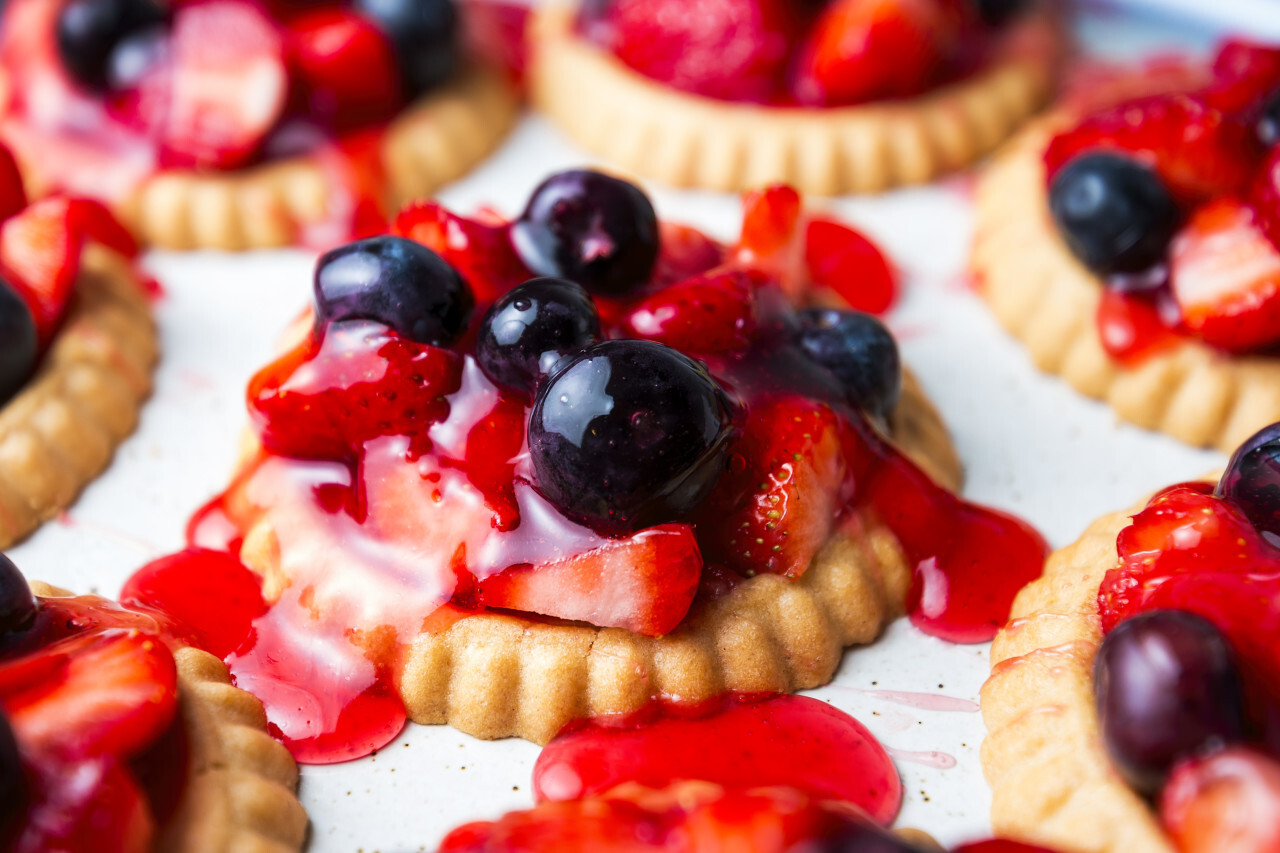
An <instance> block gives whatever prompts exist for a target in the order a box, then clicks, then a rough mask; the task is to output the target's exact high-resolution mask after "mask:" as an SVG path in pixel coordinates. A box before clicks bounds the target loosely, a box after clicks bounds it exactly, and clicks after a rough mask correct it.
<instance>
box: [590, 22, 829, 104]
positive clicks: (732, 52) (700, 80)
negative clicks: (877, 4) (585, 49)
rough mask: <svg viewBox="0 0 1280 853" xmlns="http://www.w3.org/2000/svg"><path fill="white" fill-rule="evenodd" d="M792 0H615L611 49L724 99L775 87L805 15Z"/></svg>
mask: <svg viewBox="0 0 1280 853" xmlns="http://www.w3.org/2000/svg"><path fill="white" fill-rule="evenodd" d="M800 5H801V4H798V3H795V2H793V0H699V2H697V3H690V2H688V0H615V2H614V3H613V4H612V5H611V6H610V7H609V9H608V11H607V13H606V15H607V18H606V22H607V24H608V31H609V32H610V33H611V34H612V45H611V46H612V48H613V52H614V54H615V55H616V56H617V57H618V58H619V59H621V60H622V61H623V62H624V63H626V64H627V65H629V66H631V67H632V68H634V69H635V70H636V71H639V72H640V73H641V74H643V75H645V76H646V77H651V78H653V79H655V80H658V81H660V82H663V83H666V84H667V85H669V86H671V87H673V88H676V89H681V90H684V91H686V92H692V93H694V94H696V95H704V96H706V97H709V98H718V99H721V100H729V101H756V102H766V101H770V100H773V99H774V98H776V97H778V96H779V95H781V94H782V84H783V82H784V81H785V79H786V71H787V64H788V62H789V61H790V58H791V45H792V43H793V40H794V39H795V38H796V36H797V35H798V34H799V33H800V32H801V30H802V28H803V25H804V22H805V17H806V16H805V14H804V12H803V11H802V10H801V9H800Z"/></svg>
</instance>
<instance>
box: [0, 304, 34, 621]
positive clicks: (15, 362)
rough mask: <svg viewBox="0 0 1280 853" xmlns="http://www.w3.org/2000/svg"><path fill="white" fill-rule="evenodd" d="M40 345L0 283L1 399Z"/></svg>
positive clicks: (19, 382) (24, 311) (22, 378)
mask: <svg viewBox="0 0 1280 853" xmlns="http://www.w3.org/2000/svg"><path fill="white" fill-rule="evenodd" d="M38 345H39V342H38V340H37V338H36V323H35V319H34V318H33V317H32V316H31V309H30V308H28V307H27V303H26V302H25V301H23V299H22V297H20V296H19V295H18V294H17V293H16V292H15V291H14V289H13V287H12V285H10V284H9V283H8V282H6V281H0V400H9V399H10V398H12V397H13V395H14V394H17V393H18V391H20V390H21V389H22V386H23V385H25V384H26V382H27V379H28V377H30V376H31V371H32V370H34V369H35V366H36V354H37V348H38ZM3 622H4V619H3V617H2V616H0V623H3Z"/></svg>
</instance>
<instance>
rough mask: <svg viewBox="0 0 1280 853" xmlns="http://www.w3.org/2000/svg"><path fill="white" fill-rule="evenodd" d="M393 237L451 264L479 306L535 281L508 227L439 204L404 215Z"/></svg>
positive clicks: (415, 206)
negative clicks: (521, 258)
mask: <svg viewBox="0 0 1280 853" xmlns="http://www.w3.org/2000/svg"><path fill="white" fill-rule="evenodd" d="M391 233H392V234H396V235H398V236H400V237H407V238H409V239H410V240H417V241H418V242H419V243H421V244H422V245H424V246H426V247H427V248H428V249H431V250H432V251H434V252H435V253H436V254H438V255H439V256H440V257H442V258H444V259H445V260H446V261H448V263H449V265H450V266H452V267H453V268H454V269H456V270H457V271H458V272H459V273H461V274H462V277H463V278H465V279H466V280H467V284H469V285H471V292H472V293H474V294H475V297H476V302H478V303H485V302H489V301H492V300H493V299H496V298H497V297H498V296H500V295H501V294H503V293H506V292H507V291H508V290H510V289H511V288H513V287H515V286H516V285H517V284H520V283H521V282H524V281H527V280H529V279H530V278H533V273H531V272H530V271H529V268H528V267H526V266H525V265H524V262H523V261H521V260H520V258H519V257H518V256H517V255H516V252H515V249H513V248H512V247H511V238H510V236H509V234H508V229H507V227H506V225H505V224H489V223H486V222H480V221H477V220H475V219H467V218H465V217H462V216H457V215H455V214H453V213H450V212H449V211H448V210H445V208H444V207H442V206H441V205H439V204H436V203H435V202H419V203H417V204H413V205H410V206H409V207H406V208H405V209H404V210H403V211H401V212H400V215H399V216H397V217H396V221H395V223H394V224H393V225H392V227H391Z"/></svg>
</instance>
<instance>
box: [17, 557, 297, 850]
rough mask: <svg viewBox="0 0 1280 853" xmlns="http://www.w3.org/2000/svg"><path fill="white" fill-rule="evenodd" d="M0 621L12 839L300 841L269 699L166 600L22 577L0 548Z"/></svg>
mask: <svg viewBox="0 0 1280 853" xmlns="http://www.w3.org/2000/svg"><path fill="white" fill-rule="evenodd" d="M33 593H34V595H33ZM0 630H2V631H3V634H0V788H2V789H3V792H4V797H3V801H4V808H3V815H0V836H2V837H3V844H4V849H5V850H10V851H14V853H36V851H48V850H58V851H66V853H141V852H142V851H150V850H155V851H174V853H178V851H182V853H195V852H196V851H200V853H217V851H227V853H230V851H238V850H254V851H262V853H285V851H290V850H300V849H301V848H302V842H303V838H304V836H305V834H306V826H307V816H306V813H305V812H304V811H303V809H302V805H301V804H300V803H299V802H298V800H297V798H296V797H295V796H294V789H295V788H296V787H297V783H298V771H297V766H296V765H295V764H294V762H293V759H292V758H290V756H289V753H288V751H287V750H286V749H285V748H284V747H283V746H281V745H280V743H279V742H278V741H276V740H274V739H273V738H272V737H271V736H270V735H269V734H267V728H266V717H265V716H264V715H263V712H262V704H261V703H260V702H259V701H258V700H256V699H254V698H253V697H252V696H250V695H249V694H247V693H245V692H244V691H242V690H238V689H236V688H235V687H232V686H231V684H230V679H229V676H228V675H227V670H226V667H225V666H224V665H223V664H222V662H221V661H219V660H218V659H217V658H216V657H214V656H213V655H211V654H209V653H208V652H204V651H200V650H197V649H195V648H193V647H192V646H191V644H190V642H189V639H188V638H187V637H186V636H185V635H184V634H183V633H182V630H181V629H179V628H177V627H176V626H175V625H174V624H173V623H172V622H171V620H169V619H168V618H167V617H165V616H164V615H163V614H161V613H158V612H157V611H154V610H148V609H145V608H131V607H125V606H122V605H120V604H116V603H115V602H113V601H108V600H106V599H103V598H99V597H97V596H92V595H87V596H74V595H72V594H71V593H68V592H65V591H63V590H59V589H55V588H53V587H50V586H47V585H45V584H41V583H34V584H31V585H30V586H28V584H27V582H26V580H25V579H24V578H23V577H22V575H21V574H20V573H19V572H18V570H17V569H16V568H15V567H14V565H13V563H12V562H10V561H9V560H8V558H5V557H3V556H2V555H0Z"/></svg>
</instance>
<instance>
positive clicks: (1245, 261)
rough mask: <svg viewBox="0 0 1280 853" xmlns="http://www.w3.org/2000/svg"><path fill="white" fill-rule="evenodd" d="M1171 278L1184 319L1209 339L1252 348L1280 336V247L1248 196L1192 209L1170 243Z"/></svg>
mask: <svg viewBox="0 0 1280 853" xmlns="http://www.w3.org/2000/svg"><path fill="white" fill-rule="evenodd" d="M1169 280H1170V285H1171V286H1172V289H1173V296H1174V299H1175V301H1176V302H1177V304H1178V307H1179V309H1180V310H1181V311H1182V321H1183V323H1184V324H1185V325H1186V327H1187V328H1188V329H1190V330H1191V331H1193V332H1195V333H1196V334H1197V335H1199V336H1200V338H1201V339H1202V340H1204V341H1205V343H1208V344H1210V345H1212V346H1216V347H1219V348H1220V349H1224V350H1226V351H1228V352H1248V351H1250V350H1257V349H1260V348H1262V347H1266V346H1269V345H1271V344H1274V343H1276V342H1277V341H1280V249H1278V248H1277V247H1276V244H1275V243H1273V242H1271V240H1270V239H1268V237H1267V235H1266V234H1265V233H1263V231H1262V228H1261V227H1260V223H1259V218H1258V216H1257V214H1256V213H1255V211H1254V210H1253V208H1251V207H1249V206H1248V205H1246V204H1245V203H1244V202H1241V201H1239V200H1238V199H1234V198H1222V199H1218V200H1216V201H1213V202H1210V203H1209V204H1207V205H1205V206H1204V207H1201V208H1200V209H1199V210H1197V211H1196V212H1195V213H1194V214H1192V217H1191V219H1190V221H1189V222H1188V223H1187V226H1186V228H1184V229H1183V231H1182V232H1181V233H1180V234H1179V235H1178V236H1177V237H1175V238H1174V241H1173V245H1172V246H1171V248H1170V278H1169Z"/></svg>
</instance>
